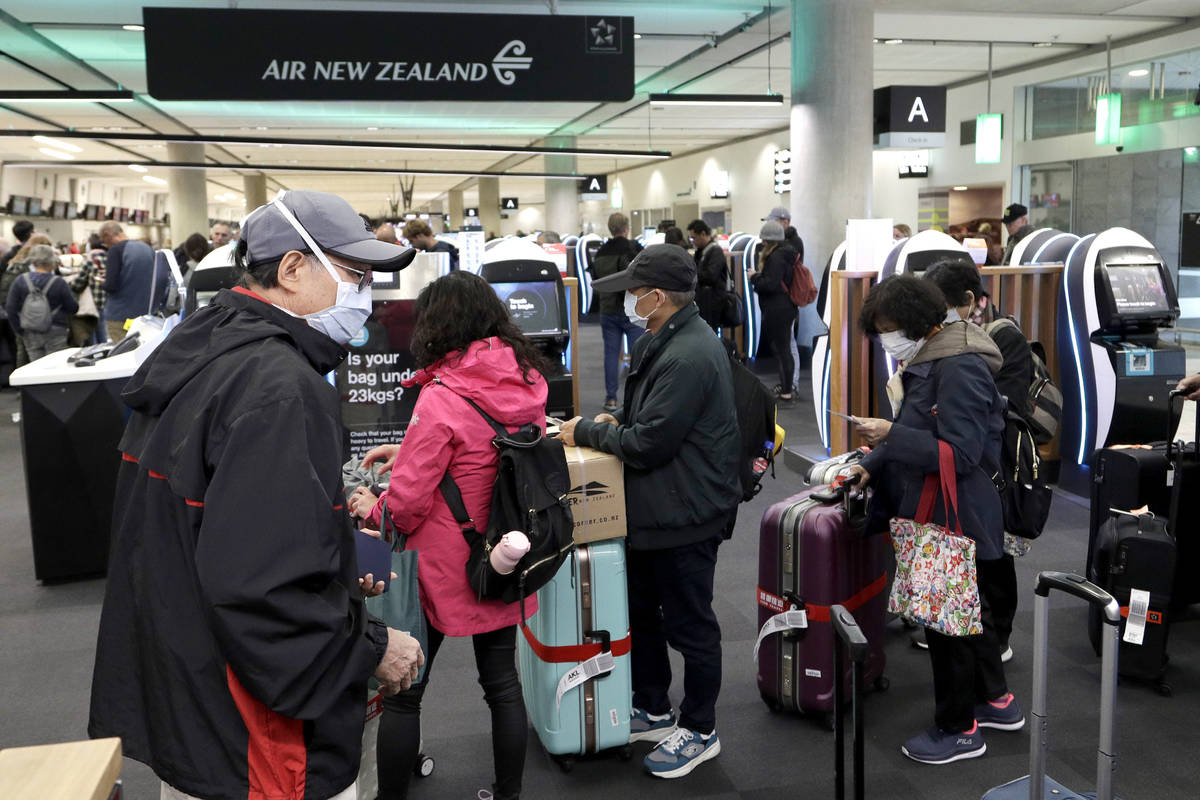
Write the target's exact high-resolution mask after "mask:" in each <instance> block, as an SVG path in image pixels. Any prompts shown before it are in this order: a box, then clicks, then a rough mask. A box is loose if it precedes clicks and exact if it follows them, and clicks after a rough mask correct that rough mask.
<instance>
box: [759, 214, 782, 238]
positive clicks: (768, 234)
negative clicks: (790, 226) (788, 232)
mask: <svg viewBox="0 0 1200 800" xmlns="http://www.w3.org/2000/svg"><path fill="white" fill-rule="evenodd" d="M758 238H760V239H762V240H763V241H764V242H782V241H783V239H784V236H783V225H781V224H779V223H778V222H776V221H775V220H773V219H772V220H767V221H766V222H764V223H763V226H762V230H761V231H759V234H758Z"/></svg>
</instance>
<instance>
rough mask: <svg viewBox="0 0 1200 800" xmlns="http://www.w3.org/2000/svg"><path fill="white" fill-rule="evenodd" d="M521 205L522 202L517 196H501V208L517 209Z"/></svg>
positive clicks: (507, 209) (505, 209) (506, 209)
mask: <svg viewBox="0 0 1200 800" xmlns="http://www.w3.org/2000/svg"><path fill="white" fill-rule="evenodd" d="M520 207H521V203H520V201H519V200H517V198H515V197H501V198H500V208H501V209H503V210H504V211H516V210H517V209H518V208H520Z"/></svg>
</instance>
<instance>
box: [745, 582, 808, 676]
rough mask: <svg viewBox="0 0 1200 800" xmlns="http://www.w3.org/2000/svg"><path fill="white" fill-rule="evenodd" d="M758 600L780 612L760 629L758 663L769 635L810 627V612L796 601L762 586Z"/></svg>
mask: <svg viewBox="0 0 1200 800" xmlns="http://www.w3.org/2000/svg"><path fill="white" fill-rule="evenodd" d="M758 602H759V605H762V606H765V607H767V608H771V609H773V610H776V611H778V612H779V613H777V614H775V615H773V616H771V617H769V618H768V619H767V621H766V622H764V623H763V626H762V628H761V629H760V630H759V631H758V638H757V639H756V640H755V641H754V663H755V664H757V663H758V650H759V648H760V647H762V643H763V640H764V639H766V638H767V637H768V636H771V635H773V634H776V633H783V632H784V631H794V630H803V629H806V628H808V612H807V611H805V610H804V609H803V608H800V607H799V606H797V605H796V603H795V602H793V601H791V600H785V599H784V598H782V597H777V596H776V595H773V594H771V593H770V592H767V591H765V590H764V589H762V588H760V589H759V590H758ZM785 603H786V604H787V605H786V606H785V605H784V604H785Z"/></svg>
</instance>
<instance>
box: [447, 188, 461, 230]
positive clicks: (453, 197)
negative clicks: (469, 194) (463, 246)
mask: <svg viewBox="0 0 1200 800" xmlns="http://www.w3.org/2000/svg"><path fill="white" fill-rule="evenodd" d="M448 200H449V202H448V206H449V211H448V212H447V213H449V214H450V230H458V229H459V228H461V227H462V226H463V193H462V189H451V190H450V196H449V198H448Z"/></svg>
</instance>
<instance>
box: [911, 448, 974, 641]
mask: <svg viewBox="0 0 1200 800" xmlns="http://www.w3.org/2000/svg"><path fill="white" fill-rule="evenodd" d="M938 462H939V472H938V474H929V475H927V476H926V477H925V488H924V490H923V491H922V492H921V502H920V504H919V505H918V506H917V515H916V518H915V519H903V518H901V517H895V518H893V519H892V521H891V533H892V547H893V548H894V549H895V551H896V577H895V580H894V581H893V582H892V592H891V595H890V596H889V597H888V611H890V612H892V613H893V614H899V615H900V616H902V617H904V618H905V619H908V620H911V621H912V622H915V623H917V624H918V625H924V626H925V627H926V628H930V629H932V630H935V631H937V632H938V633H942V634H945V635H946V636H974V635H975V634H978V633H983V619H982V612H981V609H980V604H979V579H978V575H977V573H976V571H975V542H974V541H972V540H971V539H970V538H968V537H967V536H964V535H963V533H962V522H961V520H960V519H959V516H958V480H957V478H956V476H955V473H954V451H952V450H951V449H950V445H948V444H947V443H946V442H942V441H939V442H938ZM939 484H940V486H941V489H942V498H943V501H944V502H945V503H946V524H947V525H949V524H950V519H951V511H953V515H954V516H953V518H954V530H953V531H951V530H949V529H948V528H944V527H942V526H941V525H935V524H933V522H932V520H933V506H934V503H935V502H936V499H937V494H938V486H939Z"/></svg>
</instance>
